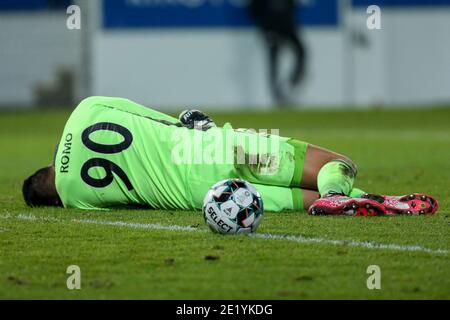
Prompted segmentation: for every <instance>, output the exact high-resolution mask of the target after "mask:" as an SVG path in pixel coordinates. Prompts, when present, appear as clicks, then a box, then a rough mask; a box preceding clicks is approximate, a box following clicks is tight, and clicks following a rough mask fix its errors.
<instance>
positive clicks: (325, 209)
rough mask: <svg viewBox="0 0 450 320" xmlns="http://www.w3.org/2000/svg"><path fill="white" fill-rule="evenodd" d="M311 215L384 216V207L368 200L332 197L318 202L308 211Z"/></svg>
mask: <svg viewBox="0 0 450 320" xmlns="http://www.w3.org/2000/svg"><path fill="white" fill-rule="evenodd" d="M308 212H309V214H311V215H350V216H383V215H385V210H384V206H383V205H382V204H380V203H379V202H378V201H375V200H372V199H366V198H350V197H347V196H342V195H330V196H326V197H323V198H320V199H318V200H316V201H315V202H314V203H313V204H312V205H311V207H309V210H308Z"/></svg>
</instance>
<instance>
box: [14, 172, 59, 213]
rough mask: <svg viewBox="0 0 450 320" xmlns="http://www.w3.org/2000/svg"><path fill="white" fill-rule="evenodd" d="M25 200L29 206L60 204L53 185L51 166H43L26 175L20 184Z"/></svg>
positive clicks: (53, 173)
mask: <svg viewBox="0 0 450 320" xmlns="http://www.w3.org/2000/svg"><path fill="white" fill-rule="evenodd" d="M22 193H23V198H24V199H25V202H26V204H27V205H28V206H30V207H40V206H60V205H61V200H60V199H59V196H58V193H57V192H56V187H55V171H54V168H53V166H50V167H45V168H42V169H39V170H38V171H36V172H35V173H34V174H33V175H31V176H30V177H28V178H27V179H26V180H25V181H24V182H23V186H22Z"/></svg>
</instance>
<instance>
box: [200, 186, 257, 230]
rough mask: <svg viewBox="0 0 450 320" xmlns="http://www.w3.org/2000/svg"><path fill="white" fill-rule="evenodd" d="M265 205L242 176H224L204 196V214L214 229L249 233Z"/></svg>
mask: <svg viewBox="0 0 450 320" xmlns="http://www.w3.org/2000/svg"><path fill="white" fill-rule="evenodd" d="M263 212H264V208H263V201H262V199H261V195H260V194H259V192H258V191H257V190H256V188H255V187H254V186H252V185H251V184H250V183H248V182H247V181H244V180H239V179H228V180H223V181H220V182H218V183H216V184H215V185H213V186H212V187H211V189H209V191H208V192H207V193H206V196H205V199H204V200H203V216H204V218H205V222H206V224H207V225H208V226H209V228H210V229H211V230H212V231H213V232H217V233H223V234H234V233H251V232H255V231H256V229H257V228H258V225H259V223H260V222H261V218H262V216H263Z"/></svg>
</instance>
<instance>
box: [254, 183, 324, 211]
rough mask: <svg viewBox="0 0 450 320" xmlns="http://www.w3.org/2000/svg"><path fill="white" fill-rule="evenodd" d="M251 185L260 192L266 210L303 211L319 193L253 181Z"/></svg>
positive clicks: (317, 197)
mask: <svg viewBox="0 0 450 320" xmlns="http://www.w3.org/2000/svg"><path fill="white" fill-rule="evenodd" d="M253 185H254V186H255V188H256V190H258V192H259V193H260V194H261V197H262V199H263V202H264V209H265V210H267V211H273V212H279V211H285V210H286V211H287V210H294V211H304V210H307V209H308V208H309V207H310V206H311V205H312V204H313V203H314V201H316V200H317V199H319V193H318V192H317V191H313V190H306V189H300V188H287V187H279V186H269V185H263V184H257V183H253Z"/></svg>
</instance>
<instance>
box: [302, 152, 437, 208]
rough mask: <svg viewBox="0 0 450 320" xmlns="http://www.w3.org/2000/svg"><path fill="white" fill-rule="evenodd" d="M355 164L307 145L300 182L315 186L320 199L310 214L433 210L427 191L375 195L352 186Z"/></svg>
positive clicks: (433, 201) (310, 186) (433, 206)
mask: <svg viewBox="0 0 450 320" xmlns="http://www.w3.org/2000/svg"><path fill="white" fill-rule="evenodd" d="M356 173H357V169H356V165H355V164H354V163H353V162H352V161H351V160H350V159H349V158H347V157H345V156H343V155H341V154H338V153H335V152H332V151H329V150H326V149H323V148H320V147H317V146H314V145H308V149H307V151H306V155H305V162H304V168H303V174H302V179H301V182H300V186H301V187H303V188H309V189H314V190H318V192H319V194H320V195H321V199H319V200H317V201H316V202H315V203H314V204H313V205H312V206H311V207H310V208H309V212H310V213H311V214H351V215H384V214H403V213H406V214H433V213H435V212H436V211H437V209H438V203H437V201H436V200H435V199H434V198H433V197H430V196H428V195H424V194H411V195H408V196H379V195H371V194H366V193H365V192H364V191H362V190H360V189H357V188H353V183H354V179H355V177H356Z"/></svg>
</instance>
